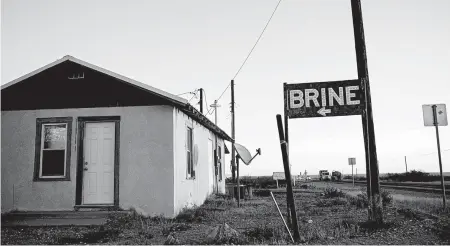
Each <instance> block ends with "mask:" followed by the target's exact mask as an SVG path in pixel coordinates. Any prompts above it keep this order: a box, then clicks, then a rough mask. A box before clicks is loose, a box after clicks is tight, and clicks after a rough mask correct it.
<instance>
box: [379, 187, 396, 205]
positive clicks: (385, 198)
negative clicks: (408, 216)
mask: <svg viewBox="0 0 450 246" xmlns="http://www.w3.org/2000/svg"><path fill="white" fill-rule="evenodd" d="M393 200H394V198H393V197H392V194H391V193H390V192H389V191H387V190H383V191H381V201H382V202H383V207H386V206H388V205H391V204H392V202H393Z"/></svg>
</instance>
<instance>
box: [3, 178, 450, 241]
mask: <svg viewBox="0 0 450 246" xmlns="http://www.w3.org/2000/svg"><path fill="white" fill-rule="evenodd" d="M319 186H320V185H319ZM325 186H326V185H325ZM323 188H324V187H309V188H308V189H304V191H302V192H299V193H295V204H296V210H297V216H298V220H299V227H300V235H301V242H300V243H299V244H322V245H323V244H396V245H398V244H402V245H404V244H415V245H416V244H421V245H424V244H447V245H448V244H450V215H449V213H442V214H440V215H439V216H438V217H436V216H428V215H427V214H422V213H419V212H415V211H414V210H410V209H405V208H398V207H395V206H392V205H391V206H388V207H386V208H385V209H384V220H385V221H384V222H385V223H383V224H382V225H372V224H369V223H367V209H365V208H359V207H357V206H356V205H354V204H352V202H351V201H352V200H351V199H350V198H349V197H348V196H347V195H345V196H337V197H328V198H327V197H326V196H325V195H324V190H323ZM260 194H261V195H264V196H257V197H254V198H253V199H251V200H245V201H243V202H242V203H241V207H237V205H236V203H235V201H234V200H229V199H224V198H212V199H208V200H207V202H205V204H204V205H202V206H201V207H198V208H194V209H187V210H185V211H184V212H182V213H181V214H180V215H179V216H178V217H177V218H175V219H164V218H160V217H157V218H143V217H141V216H138V215H126V216H115V215H112V216H111V219H110V221H109V222H108V223H107V224H106V225H105V226H102V227H41V228H3V227H2V231H1V236H2V237H1V243H2V244H165V243H166V240H167V238H168V236H169V235H170V236H171V237H173V238H174V239H175V241H173V242H171V243H175V244H208V243H210V242H208V241H207V235H208V233H209V232H210V231H211V230H212V229H213V228H214V227H216V226H218V225H221V224H223V223H227V224H228V225H229V226H230V227H231V228H233V229H235V230H236V231H237V232H239V238H238V239H236V240H237V241H232V240H231V241H229V243H235V244H236V243H237V244H292V242H291V240H290V237H289V235H288V233H287V232H286V230H285V228H284V225H283V222H282V220H281V218H280V216H279V214H278V211H277V208H276V207H275V204H274V203H273V201H272V198H271V197H270V195H269V196H266V195H268V194H267V193H265V194H264V192H262V193H260ZM275 198H276V200H277V202H278V205H279V206H280V209H281V211H282V213H283V215H286V196H285V194H284V193H276V194H275ZM285 217H286V216H285ZM220 244H222V243H220Z"/></svg>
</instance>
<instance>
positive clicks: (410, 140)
mask: <svg viewBox="0 0 450 246" xmlns="http://www.w3.org/2000/svg"><path fill="white" fill-rule="evenodd" d="M277 3H278V0H245V1H243V0H227V1H208V0H202V1H200V0H195V1H194V0H192V1H184V0H178V1H175V0H164V1H163V0H158V1H157V0H139V1H138V0H133V1H111V0H96V1H92V0H81V1H69V0H67V1H57V0H52V1H48V0H39V1H35V0H27V1H24V0H2V1H1V4H2V10H1V59H2V60H1V83H2V84H5V83H7V82H10V81H11V80H13V79H16V78H18V77H20V76H22V75H24V74H26V73H29V72H31V71H33V70H35V69H37V68H40V67H42V66H44V65H46V64H48V63H51V62H53V61H55V60H57V59H60V58H62V57H63V56H64V55H72V56H74V57H76V58H79V59H81V60H84V61H86V62H89V63H92V64H95V65H98V66H100V67H103V68H105V69H108V70H111V71H114V72H116V73H119V74H122V75H124V76H127V77H130V78H133V79H135V80H138V81H141V82H143V83H147V84H149V85H151V86H154V87H157V88H160V89H162V90H165V91H167V92H170V93H172V94H180V93H184V92H187V91H193V90H195V89H197V88H204V90H205V91H206V96H207V102H208V104H211V103H213V101H214V99H217V98H218V97H219V96H220V95H221V93H222V92H223V91H224V89H225V88H226V87H227V85H228V84H229V82H230V80H231V79H232V78H233V77H234V75H235V74H236V72H237V70H238V69H239V67H240V66H241V64H242V62H243V61H244V59H245V57H246V56H247V54H248V52H249V51H250V49H251V48H252V46H253V45H254V43H255V41H256V40H257V39H258V36H259V35H260V33H261V31H262V30H263V28H264V26H265V24H266V22H267V20H268V19H269V17H270V15H271V14H272V12H273V10H274V8H275V6H276V5H277ZM449 10H450V1H448V0H433V1H430V0H377V1H368V0H363V1H362V12H363V20H364V28H365V37H366V46H367V56H368V68H369V78H370V85H371V91H372V103H373V114H374V123H375V134H376V143H377V149H378V158H379V167H380V173H386V172H403V171H404V170H405V165H404V156H407V161H408V169H409V170H411V169H420V170H424V171H429V172H438V171H439V165H438V159H437V154H436V149H437V147H436V135H435V129H434V128H433V127H424V125H423V117H422V107H421V106H422V104H433V103H445V104H447V110H448V111H450V90H449V89H450V48H449V44H450V15H449ZM355 78H357V72H356V58H355V51H354V40H353V29H352V15H351V9H350V0H282V2H281V4H280V5H279V7H278V10H277V12H276V13H275V15H274V17H273V19H272V21H271V23H270V24H269V26H268V28H267V30H266V32H265V33H264V35H263V36H262V38H261V40H260V42H259V44H258V45H257V46H256V48H255V50H254V51H253V54H252V55H251V57H250V58H249V60H248V61H247V63H246V65H245V66H244V68H243V69H242V70H241V72H240V73H239V74H238V76H237V78H236V80H235V83H236V87H235V91H236V94H235V98H236V103H237V108H236V141H237V142H239V143H241V144H243V145H245V146H247V147H248V149H249V150H250V151H251V152H252V153H254V151H255V149H256V148H258V147H259V148H261V149H262V155H261V156H258V157H257V158H256V159H255V161H254V162H253V163H251V165H250V166H244V165H242V167H241V175H247V174H250V175H271V174H272V172H274V171H282V170H283V167H282V159H281V151H280V145H279V139H278V132H277V125H276V118H275V115H276V114H283V82H287V83H303V82H319V81H333V80H347V79H355ZM187 99H190V97H188V98H187ZM191 103H193V104H194V103H196V99H193V100H192V101H191ZM219 104H220V105H222V107H220V108H219V110H218V118H219V120H218V125H219V126H220V127H221V128H222V129H224V130H225V131H227V132H228V133H230V134H231V130H230V129H231V128H230V125H231V124H230V120H231V118H230V113H229V111H230V110H229V109H230V108H229V106H230V90H229V89H228V90H227V91H226V92H225V94H224V96H223V97H222V98H221V100H220V101H219ZM449 118H450V117H449ZM210 119H212V120H214V118H213V115H211V116H210ZM289 130H290V154H291V164H292V171H293V173H294V174H295V173H297V174H298V173H299V172H304V170H305V169H306V170H308V173H310V174H317V173H318V170H319V169H329V170H330V171H331V170H341V171H344V172H345V173H351V168H350V167H349V166H348V161H347V158H348V157H356V162H357V166H356V167H357V168H358V173H363V172H364V171H365V168H364V165H365V164H364V163H365V161H364V144H363V134H362V126H361V117H360V116H347V117H329V118H309V119H292V120H290V121H289ZM440 137H441V148H442V150H443V152H442V157H443V168H444V171H447V172H449V171H450V151H444V150H449V149H450V127H449V126H445V127H440ZM228 146H230V144H228ZM430 153H431V154H430ZM227 158H228V159H227V169H226V172H227V173H229V172H230V171H229V160H230V156H229V155H228V156H227Z"/></svg>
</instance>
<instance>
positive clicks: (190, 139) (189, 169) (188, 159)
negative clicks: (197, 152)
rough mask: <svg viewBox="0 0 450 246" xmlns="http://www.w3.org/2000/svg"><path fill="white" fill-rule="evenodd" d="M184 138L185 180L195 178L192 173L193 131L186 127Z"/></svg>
mask: <svg viewBox="0 0 450 246" xmlns="http://www.w3.org/2000/svg"><path fill="white" fill-rule="evenodd" d="M186 132H187V136H186V162H187V178H188V179H193V178H195V171H194V153H193V146H194V143H193V130H192V127H189V126H188V127H187V131H186Z"/></svg>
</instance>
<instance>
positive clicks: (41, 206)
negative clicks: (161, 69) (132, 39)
mask: <svg viewBox="0 0 450 246" xmlns="http://www.w3.org/2000/svg"><path fill="white" fill-rule="evenodd" d="M1 111H2V112H1V146H2V152H1V190H2V191H1V209H2V212H6V211H10V210H19V211H64V210H77V209H83V208H105V207H107V208H111V209H119V208H120V209H130V208H132V207H135V208H139V209H141V210H143V211H145V212H146V213H148V214H150V215H164V216H167V217H173V216H175V215H176V214H177V213H179V212H180V211H181V209H183V208H184V207H186V206H188V207H189V206H192V205H194V204H195V205H200V204H202V203H203V202H204V201H205V199H206V198H207V196H208V195H210V194H212V193H224V192H225V173H224V167H225V143H224V141H230V142H232V141H233V139H231V138H230V137H229V136H228V135H227V134H226V133H225V132H224V131H223V130H221V129H220V128H219V127H217V126H216V125H215V124H214V123H212V122H211V121H210V120H209V119H207V118H206V117H205V116H204V115H203V114H201V113H200V112H198V111H197V110H196V109H195V108H194V107H193V106H191V105H190V104H189V103H188V102H187V100H185V99H183V98H180V97H178V96H175V95H172V94H170V93H167V92H164V91H162V90H159V89H156V88H153V87H151V86H149V85H146V84H143V83H140V82H138V81H135V80H132V79H130V78H127V77H124V76H121V75H119V74H116V73H114V72H111V71H108V70H106V69H103V68H101V67H98V66H95V65H92V64H89V63H87V62H84V61H82V60H79V59H77V58H74V57H72V56H65V57H63V58H62V59H59V60H57V61H55V62H53V63H51V64H48V65H47V66H44V67H42V68H40V69H38V70H36V71H33V72H31V73H29V74H27V75H24V76H22V77H20V78H18V79H16V80H14V81H11V82H9V83H7V84H5V85H3V86H2V87H1Z"/></svg>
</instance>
